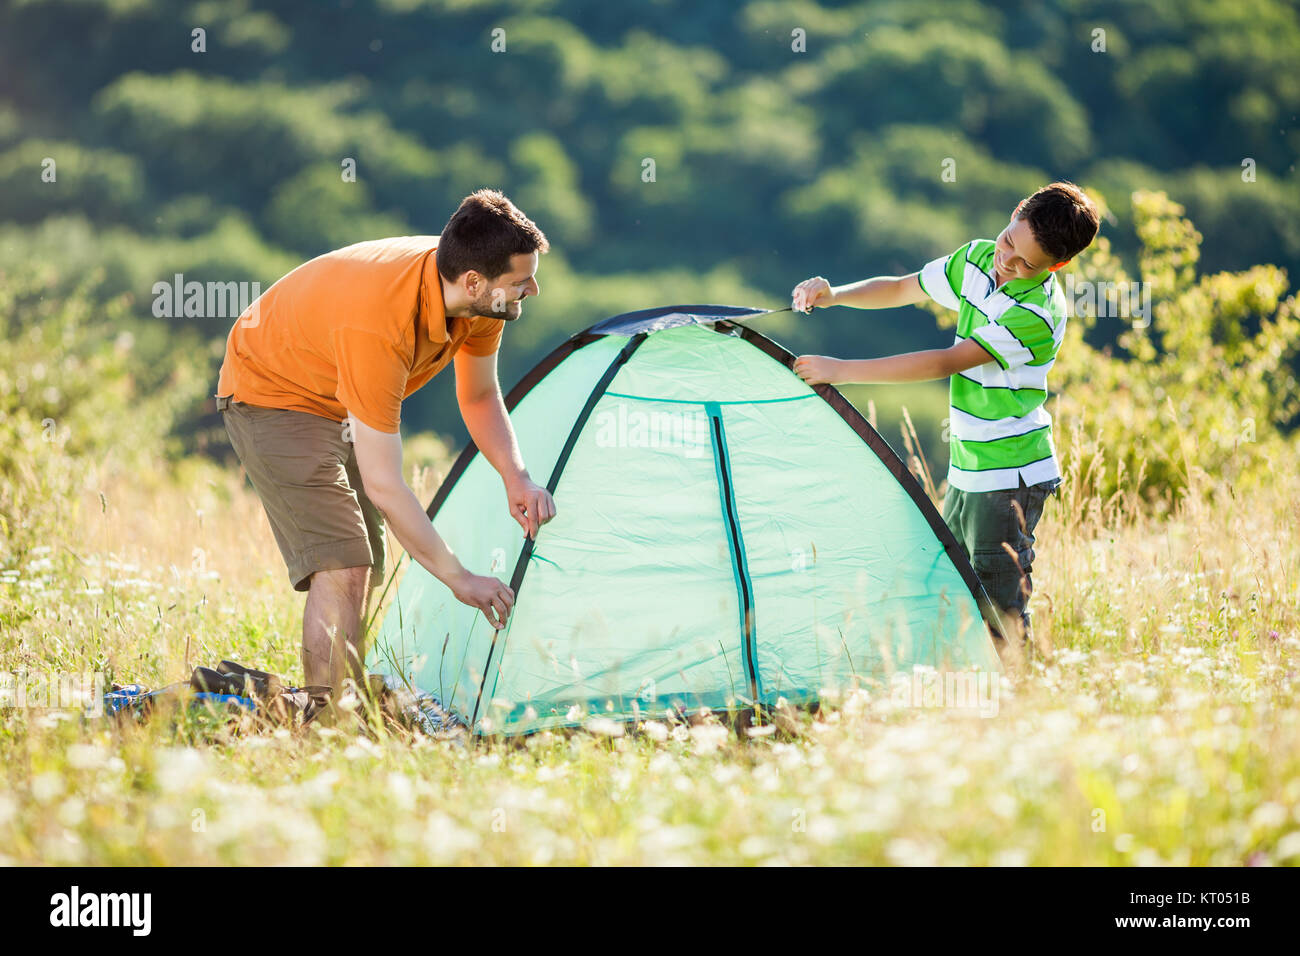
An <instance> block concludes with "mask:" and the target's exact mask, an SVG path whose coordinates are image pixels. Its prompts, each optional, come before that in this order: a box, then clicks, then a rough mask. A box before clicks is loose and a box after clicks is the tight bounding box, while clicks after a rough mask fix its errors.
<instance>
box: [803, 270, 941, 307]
mask: <svg viewBox="0 0 1300 956" xmlns="http://www.w3.org/2000/svg"><path fill="white" fill-rule="evenodd" d="M925 298H926V294H925V290H924V289H922V288H921V280H920V274H919V273H916V272H913V273H912V274H911V275H905V276H876V277H875V278H874V279H863V280H862V281H860V282H852V283H849V284H848V285H841V286H832V285H831V284H830V282H828V281H827V280H826V279H824V278H822V277H821V276H813V277H812V278H811V279H805V280H804V281H803V282H800V283H799V284H798V285H797V286H795V287H794V290H793V291H792V292H791V293H790V301H791V305H792V307H793V308H794V309H795V311H797V312H811V311H812V310H813V309H819V308H826V307H827V306H832V305H847V306H850V307H851V308H854V309H894V308H898V307H899V306H904V305H914V304H916V303H917V302H921V301H924V300H925Z"/></svg>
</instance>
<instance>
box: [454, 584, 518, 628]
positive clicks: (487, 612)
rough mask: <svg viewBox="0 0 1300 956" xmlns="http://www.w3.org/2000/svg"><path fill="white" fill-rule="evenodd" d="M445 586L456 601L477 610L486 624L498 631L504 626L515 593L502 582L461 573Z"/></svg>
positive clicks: (513, 602)
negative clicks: (449, 589)
mask: <svg viewBox="0 0 1300 956" xmlns="http://www.w3.org/2000/svg"><path fill="white" fill-rule="evenodd" d="M447 586H448V587H449V588H451V593H452V594H454V595H455V596H456V600H457V601H459V602H460V603H461V604H468V605H469V606H470V607H476V608H478V609H479V610H480V611H482V612H483V616H484V617H485V618H487V620H488V623H489V624H491V625H492V626H493V627H494V628H496V629H497V630H498V631H499V630H501V628H503V627H505V626H506V621H507V619H509V617H510V611H511V609H513V608H514V606H515V592H514V591H512V590H510V587H509V585H507V584H506V583H505V582H504V581H501V580H499V579H497V578H494V577H492V576H491V575H483V574H471V573H470V572H469V571H463V572H462V573H461V574H460V575H459V576H458V577H456V578H453V579H452V580H451V581H448V582H447Z"/></svg>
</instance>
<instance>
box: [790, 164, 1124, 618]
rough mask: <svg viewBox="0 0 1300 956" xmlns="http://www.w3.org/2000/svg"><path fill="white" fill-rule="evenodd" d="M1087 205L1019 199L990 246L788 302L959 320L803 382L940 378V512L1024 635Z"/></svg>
mask: <svg viewBox="0 0 1300 956" xmlns="http://www.w3.org/2000/svg"><path fill="white" fill-rule="evenodd" d="M1097 228H1098V214H1097V207H1096V206H1095V205H1094V203H1093V202H1092V200H1090V199H1089V198H1088V197H1087V196H1086V195H1084V193H1083V191H1082V190H1081V189H1079V187H1077V186H1075V185H1074V184H1073V183H1068V182H1057V183H1052V184H1051V185H1050V186H1044V187H1043V188H1042V189H1040V190H1038V191H1037V192H1035V193H1034V194H1033V195H1032V196H1030V197H1029V198H1027V199H1024V200H1022V201H1021V202H1020V204H1019V205H1017V206H1016V209H1015V211H1014V212H1013V213H1012V214H1011V221H1010V223H1008V225H1007V227H1006V228H1005V229H1003V230H1002V233H1001V234H1000V235H999V236H998V237H997V239H995V240H994V239H974V240H972V241H970V242H968V243H966V244H965V245H964V246H962V247H961V248H960V249H958V250H957V251H956V252H954V253H952V254H951V255H948V256H944V257H942V258H939V259H935V260H934V261H933V262H931V263H929V264H927V265H926V266H925V268H923V269H922V270H921V271H920V272H914V273H912V274H911V275H907V276H900V277H895V276H880V277H878V278H874V279H865V280H863V281H861V282H856V283H853V284H851V285H844V286H837V287H832V286H831V284H830V283H829V282H827V281H826V280H825V279H823V278H822V277H821V276H815V277H814V278H811V279H806V280H804V281H803V282H801V283H799V285H797V286H796V287H795V289H794V292H793V296H792V297H793V306H794V308H795V309H796V310H798V311H802V312H811V311H812V310H813V309H814V308H817V307H825V306H830V305H847V306H852V307H854V308H859V309H886V308H894V307H897V306H902V305H912V304H914V303H917V302H920V301H922V300H924V299H925V298H926V297H929V298H931V299H933V300H934V301H935V302H938V303H939V304H940V305H943V306H946V307H947V308H950V309H953V310H955V311H956V312H957V314H958V317H957V335H956V339H955V341H954V343H953V345H952V346H951V347H949V348H946V349H932V350H929V351H924V352H909V353H906V354H903V355H892V356H888V357H886V358H877V359H835V358H830V357H828V356H824V355H803V356H800V357H799V359H798V360H797V361H796V362H795V366H794V370H795V372H796V373H797V374H798V375H799V377H800V378H802V379H803V380H804V381H806V382H808V383H809V384H810V385H816V384H820V383H823V382H828V383H831V384H841V383H850V382H856V383H863V384H876V383H887V382H920V381H926V380H929V379H937V378H945V377H948V376H951V381H950V386H949V402H950V406H951V408H950V412H949V415H950V419H949V423H950V428H951V436H952V442H951V449H950V452H949V455H950V462H949V466H948V493H947V496H946V497H945V499H944V508H943V517H944V520H945V521H946V522H947V523H948V526H949V527H950V528H952V531H953V534H954V535H956V537H957V540H958V541H959V542H961V544H962V546H963V547H964V548H965V549H966V553H967V555H968V556H969V557H970V559H971V563H972V564H973V565H974V567H975V572H976V573H977V574H978V575H979V579H980V582H981V583H982V584H983V585H984V590H985V591H986V592H987V593H988V596H989V598H990V599H991V600H992V601H993V603H994V604H996V605H997V606H998V607H1000V608H1001V609H1002V612H1003V618H1004V624H1006V625H1009V626H1008V627H1007V628H1006V630H1007V631H1008V632H1009V633H1010V632H1014V631H1018V632H1019V634H1018V636H1019V638H1020V640H1021V641H1022V642H1023V641H1024V639H1025V638H1026V636H1027V634H1028V631H1029V612H1028V608H1027V605H1028V601H1029V594H1030V591H1031V586H1032V585H1031V579H1030V570H1031V566H1032V563H1033V560H1034V549H1033V545H1034V526H1035V524H1037V522H1038V518H1039V516H1040V515H1041V514H1042V510H1043V503H1044V502H1045V501H1046V499H1047V498H1048V496H1050V495H1052V494H1054V493H1055V492H1056V489H1057V486H1059V485H1060V483H1061V470H1060V465H1059V464H1058V462H1057V459H1056V449H1055V446H1054V445H1053V443H1052V418H1051V416H1050V415H1049V414H1048V413H1047V409H1046V408H1045V407H1044V405H1045V403H1046V401H1047V373H1048V372H1049V371H1050V370H1051V368H1052V365H1053V363H1054V362H1055V361H1056V353H1057V350H1058V349H1059V348H1060V347H1061V341H1062V339H1063V338H1064V335H1065V297H1064V295H1063V294H1062V292H1061V290H1060V286H1059V283H1058V282H1057V281H1056V276H1055V274H1054V273H1055V272H1056V271H1057V270H1058V269H1060V268H1061V267H1062V266H1063V265H1065V264H1066V263H1067V262H1069V261H1070V260H1071V259H1073V258H1074V257H1075V256H1076V255H1078V254H1079V253H1080V252H1082V251H1083V250H1084V249H1086V248H1087V247H1088V246H1089V245H1090V244H1091V243H1092V240H1093V239H1094V238H1095V237H1096V235H1097Z"/></svg>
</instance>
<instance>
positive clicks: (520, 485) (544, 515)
mask: <svg viewBox="0 0 1300 956" xmlns="http://www.w3.org/2000/svg"><path fill="white" fill-rule="evenodd" d="M506 497H507V499H508V500H509V502H510V516H511V517H512V518H514V519H515V520H516V521H518V522H519V527H521V528H523V529H524V534H526V535H527V536H528V537H530V538H533V539H534V540H535V539H536V538H537V529H538V528H540V527H541V526H542V525H544V524H546V522H548V521H550V520H551V519H552V518H554V517H555V499H554V498H552V497H551V493H550V492H549V491H547V490H546V489H545V488H543V487H542V486H541V485H539V484H537V482H535V481H533V480H532V479H531V478H529V477H528V476H527V475H525V476H523V477H522V478H516V479H514V480H513V481H508V482H507V483H506Z"/></svg>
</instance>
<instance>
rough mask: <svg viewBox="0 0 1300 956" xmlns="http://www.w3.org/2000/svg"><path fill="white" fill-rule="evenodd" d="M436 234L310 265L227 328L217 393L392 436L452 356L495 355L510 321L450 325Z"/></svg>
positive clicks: (365, 245)
mask: <svg viewBox="0 0 1300 956" xmlns="http://www.w3.org/2000/svg"><path fill="white" fill-rule="evenodd" d="M437 247H438V237H437V236H403V237H400V238H397V239H375V240H372V241H370V242H358V243H356V244H355V245H351V246H347V247H345V248H343V249H338V250H336V251H334V252H327V253H326V254H325V255H323V256H318V257H316V258H315V259H312V260H311V261H310V262H306V263H303V264H302V265H300V266H299V267H298V268H296V269H294V270H293V271H292V272H290V273H289V274H288V275H287V276H285V277H284V278H282V279H281V280H280V281H279V282H277V283H275V285H273V286H271V288H269V289H267V290H266V292H264V293H263V294H262V295H261V296H259V297H258V299H257V300H256V301H255V302H254V303H253V304H252V305H250V306H249V307H248V309H247V310H245V312H244V314H243V315H241V316H240V317H239V319H238V320H237V321H236V322H235V325H234V328H232V329H231V330H230V337H229V338H228V339H227V341H226V359H225V361H224V362H223V363H222V365H221V378H220V381H219V382H218V385H217V394H218V395H229V396H232V397H233V398H234V400H235V401H237V402H245V403H247V404H249V405H260V406H263V407H265V408H287V409H294V410H296V411H301V412H308V413H310V414H312V415H319V416H320V417H322V418H329V419H333V420H334V421H336V422H342V421H343V420H344V419H346V418H347V416H348V413H349V412H350V413H351V414H352V415H354V416H355V417H356V418H357V419H358V420H360V421H362V422H364V423H365V424H367V425H369V426H370V427H371V428H375V429H378V430H379V431H382V432H390V433H391V432H396V431H397V426H398V424H399V423H400V422H401V420H402V399H404V398H406V396H408V395H410V394H411V393H412V392H414V391H415V390H416V389H418V388H419V387H420V386H422V385H424V384H425V383H426V382H427V381H429V379H431V378H433V376H435V375H437V374H438V373H439V372H441V371H442V370H443V369H444V368H446V367H447V365H448V363H450V362H451V360H452V358H454V357H455V355H456V352H457V351H459V350H460V349H462V348H463V349H464V350H465V351H466V352H468V353H469V354H470V355H491V354H492V353H493V352H495V351H497V349H498V348H499V347H500V345H501V331H502V329H503V327H504V325H505V320H503V319H494V318H490V317H488V316H474V317H472V318H463V317H459V316H453V317H451V318H448V317H447V315H446V312H445V306H444V304H443V300H442V282H441V280H440V279H439V276H438V267H437V264H436V261H435V252H434V250H436V249H437Z"/></svg>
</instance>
